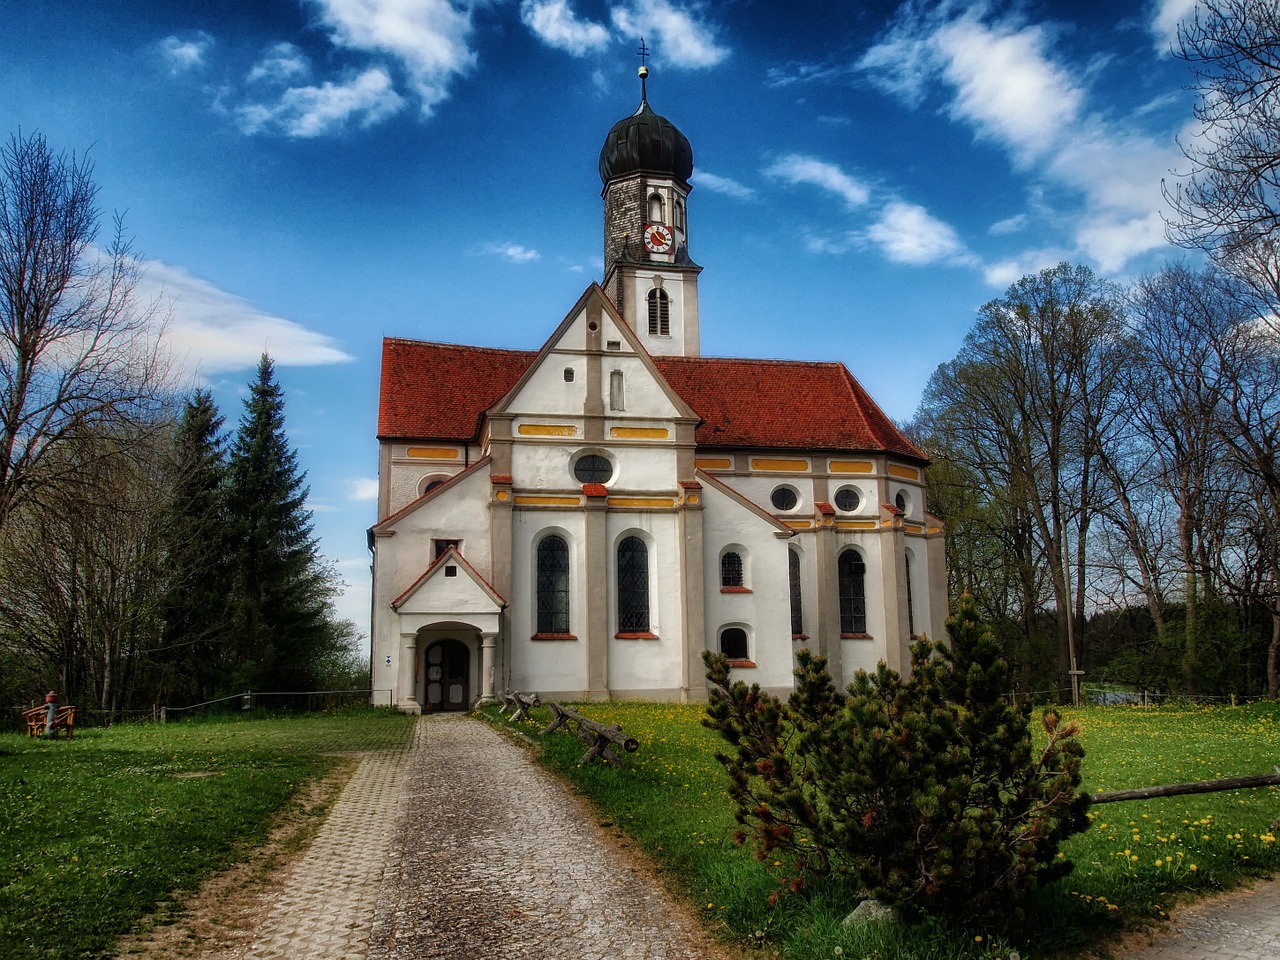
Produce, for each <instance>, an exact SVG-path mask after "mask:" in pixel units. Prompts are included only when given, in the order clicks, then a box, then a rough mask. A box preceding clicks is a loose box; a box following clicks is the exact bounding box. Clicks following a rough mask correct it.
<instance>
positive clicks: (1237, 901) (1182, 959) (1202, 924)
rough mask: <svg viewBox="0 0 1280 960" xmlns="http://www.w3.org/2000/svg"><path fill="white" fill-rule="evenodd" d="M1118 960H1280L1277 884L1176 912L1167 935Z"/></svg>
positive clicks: (1260, 885) (1135, 946) (1139, 944)
mask: <svg viewBox="0 0 1280 960" xmlns="http://www.w3.org/2000/svg"><path fill="white" fill-rule="evenodd" d="M1116 956H1117V957H1119V958H1120V960H1275V958H1278V957H1280V882H1277V881H1275V880H1268V881H1262V882H1261V883H1258V884H1256V885H1255V886H1254V887H1253V888H1252V889H1249V890H1240V891H1236V892H1234V893H1229V894H1226V895H1225V896H1222V897H1215V898H1214V899H1212V900H1206V901H1204V902H1203V903H1198V904H1194V905H1192V906H1189V907H1184V908H1182V909H1180V910H1177V911H1175V913H1174V914H1173V920H1172V921H1171V922H1170V924H1169V926H1168V928H1167V929H1162V930H1160V931H1159V932H1158V933H1155V934H1154V935H1153V936H1152V937H1151V938H1150V939H1149V940H1146V941H1138V942H1136V943H1134V944H1131V945H1130V947H1129V948H1128V949H1126V950H1123V951H1117V952H1116Z"/></svg>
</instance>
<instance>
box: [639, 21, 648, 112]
mask: <svg viewBox="0 0 1280 960" xmlns="http://www.w3.org/2000/svg"><path fill="white" fill-rule="evenodd" d="M636 55H637V56H639V57H640V71H639V73H640V100H641V102H642V103H647V102H648V101H649V93H648V90H647V89H646V85H645V80H646V78H647V77H648V76H649V68H648V67H647V66H645V62H644V61H645V58H646V57H648V56H649V48H648V47H647V46H646V45H645V42H644V37H641V38H640V49H639V50H637V51H636Z"/></svg>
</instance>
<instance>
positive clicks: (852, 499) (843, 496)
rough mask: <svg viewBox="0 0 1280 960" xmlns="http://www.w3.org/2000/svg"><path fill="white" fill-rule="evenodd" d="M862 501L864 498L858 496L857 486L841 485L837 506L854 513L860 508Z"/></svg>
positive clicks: (837, 493) (837, 495)
mask: <svg viewBox="0 0 1280 960" xmlns="http://www.w3.org/2000/svg"><path fill="white" fill-rule="evenodd" d="M861 502H862V498H861V497H860V496H858V491H857V488H855V487H841V488H840V489H839V490H837V491H836V508H837V509H838V510H843V511H844V512H845V513H853V511H855V510H857V509H858V504H860V503H861Z"/></svg>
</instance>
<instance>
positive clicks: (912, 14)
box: [858, 0, 1183, 274]
mask: <svg viewBox="0 0 1280 960" xmlns="http://www.w3.org/2000/svg"><path fill="white" fill-rule="evenodd" d="M1178 2H1180V0H1161V2H1160V5H1159V7H1158V9H1157V11H1156V16H1157V19H1159V18H1160V17H1162V16H1165V15H1166V14H1167V15H1168V16H1173V15H1174V13H1176V9H1183V8H1181V7H1178V6H1177V3H1178ZM1175 8H1176V9H1175ZM990 11H991V8H990V7H989V6H988V5H986V4H983V3H981V2H979V3H977V4H975V5H972V6H969V7H961V6H960V5H959V4H956V3H942V4H938V5H934V6H926V5H924V4H912V3H908V4H907V5H905V6H904V7H903V8H902V10H901V11H900V13H899V15H898V17H897V18H896V20H895V21H894V23H893V25H892V26H891V27H890V29H889V31H888V32H887V33H886V34H885V35H884V36H883V37H881V38H880V39H879V40H877V42H876V44H875V45H874V46H873V47H872V48H871V49H870V50H869V51H868V52H867V53H866V54H865V55H864V56H863V57H862V58H861V59H860V60H859V63H858V65H859V67H860V68H861V69H862V70H864V71H866V72H867V74H868V76H869V77H870V78H871V80H872V82H873V83H875V84H876V85H877V86H879V87H880V88H881V89H883V90H885V91H887V92H889V93H891V94H892V95H894V96H897V97H899V98H900V99H902V100H903V101H904V102H906V103H908V104H909V105H911V106H918V105H919V104H920V103H922V102H923V101H924V99H925V97H926V96H927V95H928V94H929V92H930V91H931V89H932V88H934V87H936V88H937V89H938V90H939V91H940V92H941V93H942V95H943V96H944V97H945V98H947V99H946V106H945V110H946V112H947V113H948V115H949V116H951V118H952V119H954V120H956V121H957V122H960V123H963V124H965V125H967V126H968V127H970V128H971V129H972V130H973V131H974V132H975V134H976V135H977V136H979V137H981V138H984V139H987V140H989V141H992V142H994V143H996V144H997V145H999V146H1000V147H1001V148H1003V149H1004V150H1005V151H1006V153H1007V155H1008V156H1009V159H1010V161H1011V162H1012V164H1013V166H1014V167H1015V168H1019V169H1021V170H1023V171H1025V172H1027V173H1029V174H1031V175H1033V176H1036V177H1039V178H1042V182H1043V183H1045V184H1049V185H1052V186H1054V187H1055V188H1062V187H1065V188H1067V189H1068V190H1069V191H1070V192H1071V193H1072V194H1073V195H1074V196H1076V197H1079V198H1080V200H1082V201H1083V202H1082V203H1081V204H1079V206H1080V208H1081V209H1080V213H1079V215H1078V220H1077V222H1076V224H1075V226H1074V230H1075V240H1076V243H1077V244H1078V249H1077V250H1075V251H1067V255H1068V256H1069V257H1079V256H1086V257H1089V258H1092V259H1093V260H1094V262H1096V264H1097V265H1098V266H1099V267H1100V268H1101V269H1103V270H1116V269H1121V268H1122V267H1123V266H1124V265H1125V263H1127V262H1128V261H1129V260H1130V259H1132V258H1133V257H1136V256H1139V255H1141V254H1143V253H1147V252H1149V251H1151V250H1153V249H1155V248H1157V247H1159V246H1160V245H1161V244H1162V243H1163V242H1164V240H1163V231H1162V230H1161V229H1156V227H1157V225H1158V221H1159V211H1161V210H1162V209H1163V205H1164V204H1163V199H1162V198H1161V196H1160V189H1159V188H1160V179H1161V177H1162V176H1164V175H1165V174H1166V173H1167V171H1168V170H1169V169H1170V168H1171V167H1172V166H1173V165H1174V164H1175V163H1176V160H1177V153H1176V146H1175V145H1174V144H1173V143H1162V142H1159V141H1157V140H1155V139H1154V138H1152V137H1150V136H1148V135H1146V134H1144V133H1141V132H1138V129H1137V124H1136V123H1133V124H1131V125H1130V124H1126V121H1125V120H1123V119H1111V118H1108V117H1106V113H1108V112H1109V111H1103V112H1100V113H1098V114H1092V113H1089V112H1088V110H1087V101H1088V94H1089V91H1088V89H1087V87H1086V86H1085V85H1084V81H1081V80H1078V79H1077V78H1079V77H1087V76H1088V74H1089V70H1088V67H1087V65H1073V64H1071V63H1069V62H1067V61H1066V60H1065V59H1063V56H1062V54H1060V53H1057V52H1056V51H1055V50H1054V49H1053V40H1054V38H1055V37H1056V36H1057V34H1058V30H1057V28H1055V27H1053V26H1051V25H1039V24H1031V23H1027V22H1026V21H1025V20H1023V19H1020V18H1019V17H1018V16H1017V15H1008V16H1002V17H1001V16H995V15H992V14H991V12H990ZM1171 11H1172V12H1171ZM1108 106H1109V105H1108ZM1144 109H1145V108H1139V113H1141V112H1142V110H1144ZM1021 225H1022V221H1020V220H1019V219H1018V218H1016V217H1014V218H1010V219H1009V220H1006V221H1002V222H1001V223H1000V224H997V225H996V226H994V227H993V228H992V233H995V234H997V235H1000V234H1004V233H1008V232H1013V231H1014V228H1015V227H1019V228H1020V227H1021ZM1019 259H1021V258H1019ZM1008 262H1010V261H1005V263H1008ZM1055 262H1056V261H1055ZM988 269H989V270H991V271H995V272H996V273H997V274H1002V269H1001V265H994V266H992V267H989V268H988Z"/></svg>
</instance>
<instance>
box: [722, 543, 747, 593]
mask: <svg viewBox="0 0 1280 960" xmlns="http://www.w3.org/2000/svg"><path fill="white" fill-rule="evenodd" d="M745 586H746V581H745V579H744V577H743V570H742V554H740V553H737V552H736V551H733V550H726V551H725V552H724V553H723V554H722V555H721V556H720V587H721V589H723V588H724V587H745Z"/></svg>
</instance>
